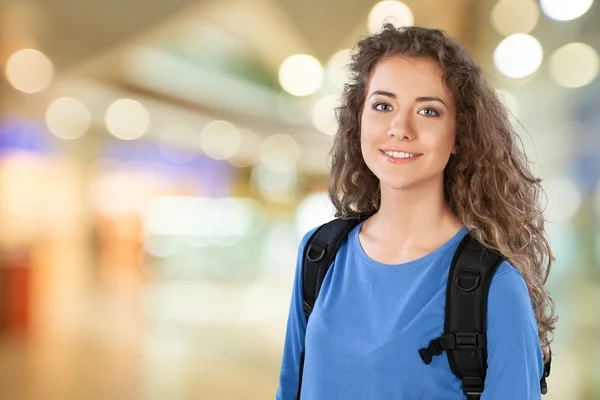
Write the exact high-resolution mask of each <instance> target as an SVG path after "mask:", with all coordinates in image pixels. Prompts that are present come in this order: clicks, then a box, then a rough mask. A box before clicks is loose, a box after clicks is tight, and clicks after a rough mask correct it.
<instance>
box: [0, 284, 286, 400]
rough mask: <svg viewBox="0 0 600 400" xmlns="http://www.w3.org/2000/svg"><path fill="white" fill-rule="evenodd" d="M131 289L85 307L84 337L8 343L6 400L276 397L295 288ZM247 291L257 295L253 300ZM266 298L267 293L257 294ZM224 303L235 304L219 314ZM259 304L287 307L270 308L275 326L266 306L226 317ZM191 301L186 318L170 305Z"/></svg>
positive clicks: (3, 355) (1, 347)
mask: <svg viewBox="0 0 600 400" xmlns="http://www.w3.org/2000/svg"><path fill="white" fill-rule="evenodd" d="M269 285H270V287H271V289H268V287H269ZM127 286H128V289H127V290H122V289H123V288H121V289H120V290H114V288H113V289H111V290H107V289H106V288H105V289H104V290H98V291H96V293H94V294H93V295H90V296H89V298H88V299H87V301H85V302H82V304H81V307H80V308H79V313H78V314H79V315H78V316H77V317H76V318H77V319H78V321H73V322H76V323H74V324H73V325H72V326H74V327H76V328H75V329H60V327H56V329H55V330H54V331H53V332H40V333H38V334H36V335H32V336H31V337H29V338H28V339H24V338H15V337H12V338H11V337H7V336H5V337H3V338H2V340H0V360H2V361H1V362H0V393H1V395H0V398H1V399H3V400H30V399H31V400H34V399H35V400H40V399H64V400H71V399H77V400H79V399H89V400H95V399H103V400H104V399H128V400H133V399H161V400H162V399H172V400H177V399H182V400H183V399H219V400H220V399H268V398H273V397H274V393H275V391H276V385H277V377H278V372H279V371H278V369H279V362H280V354H281V350H280V348H281V346H282V343H281V340H282V338H283V334H284V333H283V331H282V327H283V319H284V318H285V311H287V306H288V300H287V294H286V295H282V294H283V293H285V292H286V290H287V287H282V288H278V287H276V285H275V286H273V284H266V285H265V284H260V286H256V284H252V285H239V284H238V285H231V284H228V285H215V284H211V285H207V284H190V283H185V284H178V283H167V282H163V283H158V284H154V285H147V286H141V287H139V289H137V293H136V290H135V289H133V286H132V285H125V287H127ZM265 289H266V290H265ZM248 290H250V291H251V293H253V295H252V296H246V295H245V294H244V293H246V294H248V293H250V292H248ZM257 290H258V291H260V292H262V293H264V294H265V295H264V296H256V295H255V294H256V293H257ZM225 296H226V297H227V298H228V299H230V300H231V299H234V300H231V301H229V306H226V307H223V304H221V305H220V306H219V308H218V309H213V308H212V307H215V305H216V304H219V303H218V302H217V301H218V300H220V302H221V303H223V301H222V300H223V298H225ZM269 296H270V297H269ZM218 297H220V299H219V298H218ZM260 298H262V301H263V302H265V304H267V303H270V304H280V305H282V306H281V307H280V306H278V307H276V309H277V312H276V313H273V310H274V309H273V308H272V307H271V308H270V311H268V310H267V311H266V312H267V313H270V314H267V318H264V316H265V315H262V316H261V310H263V309H265V307H263V305H262V304H258V303H254V304H247V306H248V307H246V309H254V310H255V312H256V318H253V317H254V316H253V315H249V318H246V319H244V318H242V319H240V320H236V319H234V318H230V317H231V316H230V315H226V313H227V312H231V311H232V310H234V309H242V310H243V309H244V307H241V308H239V307H237V306H236V301H242V302H247V300H248V299H253V300H250V301H251V302H252V301H257V299H260ZM235 299H237V300H235ZM259 301H260V300H259ZM182 302H189V303H188V304H187V307H185V310H186V311H185V312H184V313H182V312H181V310H182V309H181V308H179V307H171V306H175V305H176V304H177V305H180V304H181V303H182ZM225 303H227V302H225ZM283 305H284V306H283ZM267 308H268V307H267ZM195 310H197V313H196V312H195ZM207 310H211V311H209V312H207ZM140 311H141V312H140ZM171 311H177V315H176V314H174V313H173V312H171ZM242 312H243V311H242ZM274 315H276V317H275V319H273V318H272V317H273V316H274ZM211 320H212V322H211ZM227 321H235V323H231V322H229V323H228V322H227ZM240 322H241V323H240Z"/></svg>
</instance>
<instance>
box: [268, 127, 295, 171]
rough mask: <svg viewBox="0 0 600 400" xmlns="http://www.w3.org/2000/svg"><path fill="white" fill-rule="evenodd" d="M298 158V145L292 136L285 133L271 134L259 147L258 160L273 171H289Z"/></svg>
mask: <svg viewBox="0 0 600 400" xmlns="http://www.w3.org/2000/svg"><path fill="white" fill-rule="evenodd" d="M299 159H300V146H299V145H298V143H297V142H296V140H294V138H293V137H291V136H289V135H285V134H276V135H271V136H269V137H268V138H266V139H265V140H264V142H263V143H262V145H261V147H260V162H261V164H263V165H264V166H266V167H267V168H269V169H270V170H272V171H275V172H282V171H290V170H292V169H294V168H295V167H296V165H297V164H298V160H299Z"/></svg>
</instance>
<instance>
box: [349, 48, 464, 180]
mask: <svg viewBox="0 0 600 400" xmlns="http://www.w3.org/2000/svg"><path fill="white" fill-rule="evenodd" d="M442 77H443V71H442V69H441V67H440V66H439V65H438V64H437V62H435V61H434V60H431V59H427V58H403V57H390V58H387V59H384V60H382V61H380V62H379V63H378V64H377V65H376V66H375V68H374V71H373V72H372V75H371V78H370V81H369V84H368V86H367V92H366V100H365V104H364V108H363V112H362V116H361V149H362V156H363V158H364V160H365V163H366V164H367V166H368V167H369V169H370V170H371V171H372V172H373V173H374V174H375V176H377V178H379V181H380V183H381V186H382V190H383V188H384V186H387V187H389V188H392V189H394V190H408V189H414V188H424V187H428V186H429V185H440V188H442V187H443V182H444V178H443V176H444V168H445V167H446V164H447V163H448V159H449V158H450V154H451V153H453V152H454V139H455V135H456V132H455V125H456V117H455V108H454V102H453V100H452V97H451V96H450V95H449V93H448V91H447V90H446V88H445V86H444V84H443V83H442Z"/></svg>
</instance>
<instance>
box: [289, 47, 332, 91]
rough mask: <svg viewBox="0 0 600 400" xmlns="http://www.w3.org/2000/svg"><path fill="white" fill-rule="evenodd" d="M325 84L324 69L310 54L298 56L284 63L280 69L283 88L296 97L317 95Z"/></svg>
mask: <svg viewBox="0 0 600 400" xmlns="http://www.w3.org/2000/svg"><path fill="white" fill-rule="evenodd" d="M322 82H323V67H322V66H321V63H320V62H319V60H317V59H316V58H314V57H312V56H309V55H308V54H296V55H293V56H291V57H288V58H287V59H285V61H283V63H282V64H281V67H280V68H279V83H280V84H281V87H282V88H283V89H284V90H285V91H286V92H288V93H289V94H291V95H294V96H308V95H310V94H313V93H315V92H316V91H317V90H318V89H319V87H321V83H322Z"/></svg>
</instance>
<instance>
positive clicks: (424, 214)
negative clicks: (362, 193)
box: [363, 187, 462, 251]
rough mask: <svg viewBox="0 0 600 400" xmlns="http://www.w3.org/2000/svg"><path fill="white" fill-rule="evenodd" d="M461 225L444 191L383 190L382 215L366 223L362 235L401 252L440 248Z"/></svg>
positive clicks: (375, 216) (380, 212)
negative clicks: (412, 249)
mask: <svg viewBox="0 0 600 400" xmlns="http://www.w3.org/2000/svg"><path fill="white" fill-rule="evenodd" d="M461 227H462V223H461V222H460V221H459V220H458V218H457V217H456V216H455V215H454V214H453V213H452V211H451V210H450V208H449V207H448V205H447V203H446V201H445V198H444V192H443V189H442V188H439V189H437V190H436V189H431V188H429V189H426V188H424V189H420V190H396V189H392V188H388V187H382V188H381V203H380V207H379V211H378V212H377V213H375V214H374V215H373V216H372V217H371V218H369V219H368V220H367V221H365V223H364V225H363V231H364V232H363V233H364V234H365V235H368V236H369V237H370V239H371V240H373V239H374V240H376V241H377V242H379V243H381V244H382V245H385V244H389V245H393V246H394V247H395V248H397V249H399V250H400V251H402V249H404V250H408V249H410V248H437V246H438V245H441V244H443V243H445V242H446V241H447V240H449V239H450V238H451V237H452V236H454V235H455V234H456V232H458V230H460V229H461Z"/></svg>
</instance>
